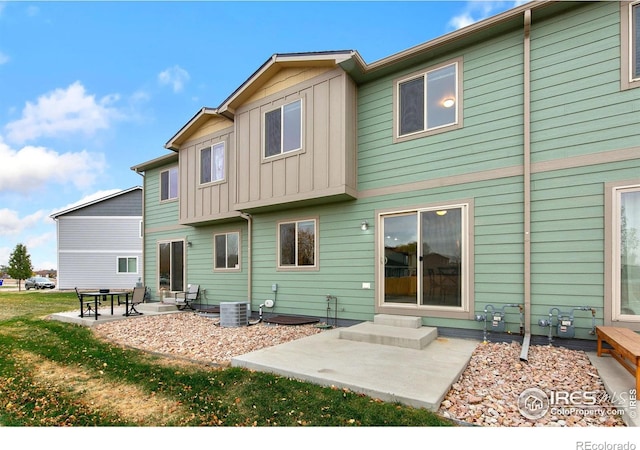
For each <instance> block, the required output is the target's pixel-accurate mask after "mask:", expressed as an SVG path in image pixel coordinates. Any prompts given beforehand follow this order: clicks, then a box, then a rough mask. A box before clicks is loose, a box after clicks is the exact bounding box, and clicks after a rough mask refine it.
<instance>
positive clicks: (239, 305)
mask: <svg viewBox="0 0 640 450" xmlns="http://www.w3.org/2000/svg"><path fill="white" fill-rule="evenodd" d="M250 315H251V308H250V307H249V303H248V302H220V326H221V327H245V326H248V325H249V316H250Z"/></svg>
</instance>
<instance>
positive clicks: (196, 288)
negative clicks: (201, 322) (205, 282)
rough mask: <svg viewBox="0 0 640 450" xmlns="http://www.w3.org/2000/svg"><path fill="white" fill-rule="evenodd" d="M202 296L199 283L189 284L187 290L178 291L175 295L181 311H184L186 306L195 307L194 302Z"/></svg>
mask: <svg viewBox="0 0 640 450" xmlns="http://www.w3.org/2000/svg"><path fill="white" fill-rule="evenodd" d="M199 297H200V285H199V284H189V285H188V286H187V291H185V292H176V293H175V295H174V298H175V301H176V306H177V307H178V309H179V310H180V311H183V310H184V309H186V308H189V309H193V310H194V311H195V308H194V307H193V303H195V302H196V301H197V300H198V298H199Z"/></svg>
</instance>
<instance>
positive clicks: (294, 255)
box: [278, 219, 318, 269]
mask: <svg viewBox="0 0 640 450" xmlns="http://www.w3.org/2000/svg"><path fill="white" fill-rule="evenodd" d="M316 232H317V220H316V219H306V220H297V221H292V222H281V223H280V224H278V268H280V269H295V268H306V269H311V268H317V256H316V255H317V249H316V244H317V242H318V240H317V236H316Z"/></svg>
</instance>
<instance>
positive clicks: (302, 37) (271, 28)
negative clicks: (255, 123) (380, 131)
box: [0, 1, 523, 270]
mask: <svg viewBox="0 0 640 450" xmlns="http://www.w3.org/2000/svg"><path fill="white" fill-rule="evenodd" d="M519 3H523V2H522V1H410V2H396V1H394V2H385V1H376V2H365V1H356V2H346V1H334V2H322V1H314V2H293V1H287V2H245V1H237V2H216V1H196V2H168V1H158V2H152V1H140V2H128V1H115V2H97V1H76V2H57V1H47V2H25V1H8V2H2V1H0V264H7V263H8V259H9V255H10V253H11V252H12V251H13V249H14V248H15V246H16V245H17V244H18V243H22V244H24V245H26V246H27V250H28V252H29V253H30V255H31V261H32V263H33V266H34V269H36V270H39V269H52V268H57V261H56V235H55V231H56V227H55V222H54V221H53V220H52V219H51V218H50V215H51V214H52V213H54V212H57V211H61V210H65V209H67V208H69V207H71V206H73V205H76V204H79V203H85V202H87V201H90V200H92V199H95V198H99V197H103V196H106V195H109V194H111V193H113V192H116V191H119V190H123V189H128V188H130V187H133V186H138V185H142V178H141V177H140V175H137V174H135V173H134V172H133V171H131V170H130V167H131V166H133V165H136V164H139V163H142V162H145V161H148V160H151V159H154V158H157V157H159V156H162V155H164V154H166V153H167V152H168V150H166V149H165V148H164V144H165V143H166V142H167V141H168V140H169V139H170V138H171V137H172V136H173V135H174V134H175V133H176V132H177V131H178V130H179V129H180V128H181V127H182V126H183V125H184V124H185V123H186V122H187V121H188V120H189V119H191V117H192V116H193V115H194V114H195V113H196V112H197V111H198V110H199V109H200V108H201V107H203V106H209V107H216V106H218V105H220V103H222V101H224V100H225V99H226V98H227V96H229V95H230V94H231V93H232V92H233V91H234V90H235V89H236V88H237V87H238V86H239V85H240V84H242V83H243V82H244V81H245V80H246V79H247V78H248V77H249V76H251V74H252V73H253V72H254V71H255V70H257V69H258V68H259V67H260V66H261V65H262V64H263V63H264V62H265V61H266V60H267V59H268V58H269V57H270V56H271V55H272V54H274V53H289V52H313V51H324V50H357V51H358V52H359V53H360V55H361V56H362V57H363V58H364V60H365V61H366V62H367V63H372V62H374V61H376V60H379V59H381V58H385V57H387V56H390V55H392V54H394V53H397V52H400V51H403V50H405V49H407V48H409V47H412V46H414V45H418V44H420V43H423V42H426V41H429V40H431V39H434V38H436V37H439V36H441V35H444V34H446V33H449V32H451V31H454V30H456V29H458V28H460V27H462V26H466V25H469V24H471V23H473V22H475V21H478V20H481V19H484V18H486V17H489V16H492V15H495V14H498V13H500V12H503V11H505V10H507V9H510V8H512V7H514V6H517V4H519Z"/></svg>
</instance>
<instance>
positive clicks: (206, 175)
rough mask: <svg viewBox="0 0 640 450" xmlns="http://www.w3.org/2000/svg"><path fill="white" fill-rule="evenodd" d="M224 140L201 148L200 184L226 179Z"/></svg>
mask: <svg viewBox="0 0 640 450" xmlns="http://www.w3.org/2000/svg"><path fill="white" fill-rule="evenodd" d="M224 168H225V152H224V142H219V143H217V144H214V145H212V146H210V147H205V148H203V149H201V150H200V184H204V183H211V182H215V181H222V180H224V172H225V170H224Z"/></svg>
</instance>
